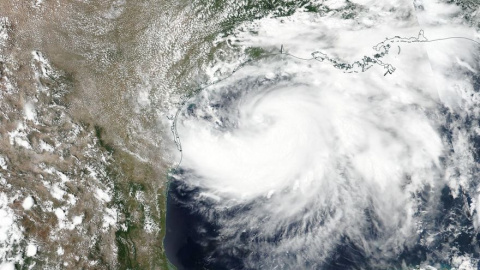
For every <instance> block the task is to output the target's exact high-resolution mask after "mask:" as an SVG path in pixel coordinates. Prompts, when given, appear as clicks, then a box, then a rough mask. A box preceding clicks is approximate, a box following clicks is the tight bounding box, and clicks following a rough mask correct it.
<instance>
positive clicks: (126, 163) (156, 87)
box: [0, 0, 218, 269]
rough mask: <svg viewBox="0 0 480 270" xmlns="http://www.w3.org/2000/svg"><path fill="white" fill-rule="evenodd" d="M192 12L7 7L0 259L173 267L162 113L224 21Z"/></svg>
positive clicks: (1, 8) (0, 21) (0, 78)
mask: <svg viewBox="0 0 480 270" xmlns="http://www.w3.org/2000/svg"><path fill="white" fill-rule="evenodd" d="M192 6H194V5H192V3H190V2H188V1H184V2H182V1H180V2H178V1H174V2H172V1H125V0H123V1H122V0H117V1H70V0H69V1H50V0H44V1H41V0H40V1H33V0H32V1H10V0H2V1H0V218H2V220H1V221H0V234H1V235H0V238H1V239H0V262H1V265H2V267H4V268H5V269H13V267H15V268H16V269H166V268H167V264H168V263H167V260H166V257H165V255H164V252H163V245H162V240H163V235H164V230H163V227H164V222H165V221H164V217H165V203H166V202H165V192H166V179H167V170H168V168H169V166H171V165H172V162H174V160H173V158H172V157H171V155H170V154H169V153H168V152H166V144H168V143H171V142H170V136H171V135H170V132H169V127H168V126H166V124H165V123H166V116H167V113H168V111H169V110H171V109H172V108H175V104H174V102H175V97H177V98H178V96H179V94H180V93H182V91H186V90H185V89H187V87H188V85H189V84H188V83H185V82H188V81H193V78H198V74H199V72H198V67H200V66H202V65H203V64H204V63H205V62H206V60H207V57H205V56H206V55H207V54H208V53H209V50H210V47H209V45H206V44H209V41H210V40H211V37H212V35H213V34H214V32H215V27H214V24H217V23H218V22H215V21H214V20H213V18H211V19H206V18H205V17H204V16H207V15H208V14H204V13H200V12H199V11H198V10H195V9H193V8H192ZM209 21H211V22H209ZM172 102H173V103H172ZM165 131H168V132H165ZM9 267H10V268H9ZM0 268H1V267H0ZM4 268H2V269H4Z"/></svg>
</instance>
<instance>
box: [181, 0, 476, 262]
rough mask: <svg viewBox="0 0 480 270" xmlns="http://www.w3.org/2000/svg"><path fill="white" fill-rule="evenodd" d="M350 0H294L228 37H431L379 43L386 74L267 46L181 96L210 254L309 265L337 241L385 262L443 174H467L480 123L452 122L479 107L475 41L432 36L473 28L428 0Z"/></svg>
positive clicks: (464, 179) (448, 177) (347, 57)
mask: <svg viewBox="0 0 480 270" xmlns="http://www.w3.org/2000/svg"><path fill="white" fill-rule="evenodd" d="M350 2H351V3H354V4H355V5H357V7H356V10H358V12H359V14H357V16H356V17H354V18H353V19H341V18H340V17H339V16H337V15H335V14H333V15H331V16H323V17H320V16H317V15H314V14H311V13H302V12H299V13H296V14H295V15H294V16H291V17H287V18H265V19H261V20H258V21H255V22H252V23H246V24H244V25H242V26H241V27H239V28H238V29H239V30H238V31H236V32H235V34H234V37H233V36H231V37H227V38H231V39H232V41H233V42H234V43H235V44H236V45H237V46H245V47H260V48H263V49H265V50H269V51H272V52H275V53H276V52H277V51H279V49H280V47H281V45H283V48H284V50H285V51H286V52H288V53H289V54H291V55H295V56H298V57H302V58H310V57H311V55H310V54H311V53H312V52H320V53H322V54H323V55H328V57H329V58H330V59H336V60H338V61H339V62H345V63H353V62H355V61H361V60H362V59H364V57H365V56H367V57H371V58H375V54H377V53H378V51H376V50H374V49H373V48H372V47H373V46H375V45H377V44H378V43H380V42H382V41H384V40H385V38H393V37H394V36H400V37H402V38H403V37H405V38H410V37H412V39H411V40H415V38H417V36H418V33H419V31H420V30H421V29H423V30H425V37H426V38H427V39H428V40H432V42H411V43H408V42H391V43H389V44H390V47H389V48H390V49H389V52H388V54H386V55H384V56H383V57H381V63H387V64H390V65H392V66H393V67H394V68H395V71H394V72H393V73H392V74H388V73H387V74H386V71H387V70H386V69H385V67H384V66H382V65H376V64H374V65H372V67H371V68H370V69H368V70H365V72H361V70H360V71H359V72H358V73H345V72H343V70H342V69H341V68H339V67H338V66H337V67H335V66H334V65H333V64H332V63H331V61H330V62H329V61H326V60H325V61H323V62H321V61H315V60H310V61H307V60H301V59H297V58H295V57H292V56H290V55H287V54H277V55H272V56H269V57H265V58H262V59H260V60H258V61H256V62H254V63H251V64H248V65H246V66H245V67H243V68H242V69H240V70H239V71H237V72H236V73H234V74H233V75H232V76H231V77H229V78H228V79H226V80H223V81H221V82H219V83H217V84H215V85H213V86H211V87H209V88H207V89H205V90H204V91H202V92H200V93H199V94H198V95H196V96H195V97H193V98H192V99H190V100H189V101H188V103H187V104H186V106H185V108H184V110H183V111H182V114H181V115H180V116H179V118H178V122H177V128H178V134H179V135H180V138H181V142H182V148H183V161H182V164H181V168H182V169H184V174H183V175H179V176H178V177H179V178H180V177H181V179H182V181H185V182H186V183H188V184H189V185H192V186H195V187H199V188H200V189H201V191H202V193H201V195H203V196H200V197H199V198H197V199H198V200H202V201H210V202H211V203H209V204H208V206H205V205H204V206H201V205H200V206H198V208H197V211H199V212H201V213H202V214H203V215H205V216H206V217H207V219H210V220H211V222H213V223H215V224H216V225H217V226H218V227H219V235H220V237H221V239H222V241H221V243H220V244H219V247H218V250H217V251H215V252H217V253H216V254H222V252H223V253H225V254H226V253H228V255H229V256H240V257H244V258H245V260H244V261H243V263H244V266H245V268H255V269H274V268H275V267H276V268H278V269H300V268H302V269H303V268H305V267H308V268H309V269H318V267H321V266H323V265H324V263H327V262H329V261H331V260H332V259H331V258H332V257H334V256H335V250H336V249H337V248H338V247H339V246H340V245H346V246H347V249H348V246H350V248H351V251H350V253H351V258H355V257H356V256H361V257H365V258H368V259H369V263H370V266H375V265H376V266H377V267H381V266H385V265H386V264H388V263H390V262H391V260H395V259H398V258H399V256H400V255H401V254H402V252H403V251H404V250H405V249H408V248H409V247H412V246H413V245H415V244H417V242H418V241H419V234H420V233H421V232H422V231H423V230H424V229H425V228H426V227H428V225H425V224H424V222H425V216H427V215H428V216H433V215H434V214H433V212H434V209H435V205H436V202H437V201H438V200H439V198H440V195H441V194H440V190H441V189H442V187H443V186H445V185H446V184H447V185H450V187H451V188H452V190H453V191H454V192H458V189H459V188H461V187H463V188H471V187H472V185H473V184H472V177H474V175H472V174H473V171H474V167H475V166H476V163H475V161H474V156H473V154H472V146H471V142H470V141H469V138H470V137H471V134H470V133H472V132H478V131H479V130H480V129H479V128H478V124H471V125H470V126H469V127H468V128H462V127H461V124H462V123H465V121H464V120H462V119H465V118H466V117H471V118H472V119H478V118H476V117H478V113H479V107H478V105H479V104H478V103H479V101H480V100H479V94H478V89H476V91H475V89H474V82H473V81H472V74H476V73H477V69H478V58H477V52H476V51H478V44H476V43H475V42H472V41H469V40H465V39H449V40H438V41H433V40H436V39H439V38H446V37H452V36H456V37H457V36H461V37H468V38H471V39H476V38H477V37H478V35H477V36H475V34H476V32H474V31H473V30H472V29H471V28H468V27H465V26H463V25H462V24H461V23H460V22H459V21H458V22H457V21H456V20H455V19H454V18H455V16H456V14H457V13H459V12H460V10H459V9H458V8H457V7H456V6H453V5H447V4H441V3H437V1H433V0H431V1H414V3H411V2H410V1H400V0H397V1H373V0H372V1H363V0H362V1H360V0H355V1H353V0H352V1H350ZM387 2H388V3H387ZM328 3H329V5H331V6H332V9H333V8H336V7H338V8H341V7H343V6H344V5H345V3H344V2H343V1H328ZM240 29H241V30H240ZM404 41H405V40H404ZM417 41H418V40H417ZM378 59H380V58H378ZM452 118H455V119H452ZM445 130H447V131H445ZM422 194H423V195H422ZM425 194H427V195H425ZM473 196H474V195H473V194H472V197H473ZM476 205H480V203H478V202H477V203H475V202H473V203H472V204H471V207H472V208H471V209H470V211H471V212H472V214H474V215H477V214H476V213H477V212H478V211H477V210H475V208H476V207H477V206H476ZM479 220H480V219H479ZM247 236H248V237H247ZM247 238H248V241H246V240H245V239H247ZM252 239H253V240H252Z"/></svg>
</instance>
